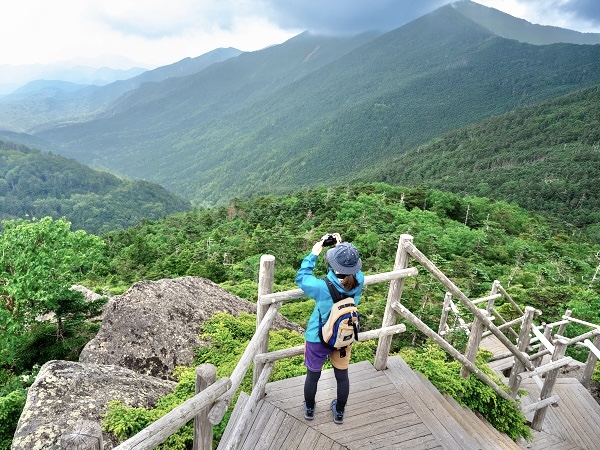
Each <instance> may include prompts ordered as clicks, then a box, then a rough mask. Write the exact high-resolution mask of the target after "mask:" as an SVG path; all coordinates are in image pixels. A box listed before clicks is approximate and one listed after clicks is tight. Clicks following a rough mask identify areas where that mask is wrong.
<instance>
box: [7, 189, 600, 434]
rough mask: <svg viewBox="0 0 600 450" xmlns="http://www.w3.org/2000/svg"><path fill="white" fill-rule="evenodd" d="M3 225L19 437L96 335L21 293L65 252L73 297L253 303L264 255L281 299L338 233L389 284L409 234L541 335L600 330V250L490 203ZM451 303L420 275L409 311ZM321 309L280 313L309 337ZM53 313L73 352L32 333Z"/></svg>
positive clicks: (11, 383) (243, 206) (369, 309)
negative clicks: (35, 399)
mask: <svg viewBox="0 0 600 450" xmlns="http://www.w3.org/2000/svg"><path fill="white" fill-rule="evenodd" d="M3 225H4V227H5V229H6V231H5V232H4V233H2V234H1V235H0V237H1V238H2V241H1V244H2V248H4V249H5V250H4V251H3V253H2V254H3V255H6V256H3V258H2V259H1V260H0V273H2V274H3V275H2V277H3V278H4V279H5V280H7V281H8V283H5V284H4V285H3V287H2V289H3V292H2V298H3V299H4V304H2V305H0V312H1V314H2V316H3V318H4V323H8V324H12V325H11V326H6V325H5V326H3V327H0V342H2V344H3V345H2V348H3V350H4V351H3V352H0V411H2V413H3V414H4V415H5V416H6V417H10V418H11V419H10V423H12V426H13V427H14V426H15V425H16V419H18V414H19V411H20V408H22V407H23V402H24V399H25V397H24V395H25V388H26V387H27V382H31V379H32V378H31V375H32V374H35V370H36V367H37V368H39V366H40V365H41V364H42V363H44V362H45V361H47V360H49V359H76V357H77V354H78V349H80V348H81V347H82V346H83V345H84V344H85V342H87V340H88V339H89V338H90V337H91V336H92V335H93V333H94V329H93V326H91V325H88V326H81V324H82V323H86V322H82V320H83V319H84V318H85V316H86V314H93V311H91V310H84V309H82V307H81V304H80V299H77V298H71V299H70V300H69V302H68V303H66V304H65V303H64V302H63V301H62V300H61V299H60V298H57V296H56V295H50V293H48V292H46V291H44V289H46V286H44V285H43V284H40V285H38V286H37V288H38V289H39V291H37V293H34V294H33V295H35V296H36V298H47V299H48V301H46V302H45V303H44V304H43V305H42V306H43V307H42V306H39V307H38V308H41V309H36V310H34V311H30V310H29V309H28V308H30V307H31V304H30V302H29V301H28V299H29V298H30V295H32V294H30V293H28V292H27V290H26V289H22V290H10V289H11V287H13V286H15V285H18V280H19V278H18V276H19V274H18V270H16V269H18V268H19V267H21V268H23V269H21V270H25V269H24V268H25V267H29V266H27V264H28V262H27V259H28V258H30V259H32V260H34V261H35V262H36V267H38V270H39V271H40V272H39V276H40V277H44V272H43V270H44V269H43V268H44V267H46V266H48V265H51V264H52V263H51V261H53V259H43V255H48V254H51V255H55V254H56V252H57V251H59V252H67V253H66V254H67V255H72V252H76V253H78V254H83V255H86V257H85V258H83V259H79V260H74V259H72V256H68V257H66V258H65V260H68V261H71V263H70V264H65V266H64V267H62V268H61V270H64V271H65V275H64V277H63V278H61V279H62V280H63V281H64V282H66V283H68V286H71V284H72V283H80V284H83V285H85V286H87V287H89V288H92V289H94V290H95V291H96V292H99V293H104V294H110V295H114V294H118V293H121V292H123V291H125V290H126V289H128V288H129V287H130V286H131V285H132V284H133V283H134V282H137V281H139V280H143V279H152V280H155V279H160V278H174V277H179V276H184V275H193V276H200V277H206V278H209V279H211V280H213V281H215V282H218V283H220V284H221V286H223V287H224V288H225V289H227V290H229V291H230V292H232V293H234V294H236V295H239V296H240V297H242V298H246V299H249V300H251V301H255V300H256V292H257V277H258V263H259V259H260V256H261V255H262V254H265V253H268V254H272V255H274V256H275V257H276V264H275V287H276V289H277V290H285V289H290V288H294V287H295V286H294V276H295V271H296V270H297V268H298V266H299V263H300V261H301V259H302V258H303V257H304V256H305V255H306V254H307V253H308V252H309V251H310V248H311V246H312V244H313V242H314V241H315V240H317V239H319V238H320V236H322V235H323V234H325V233H327V232H333V231H338V232H340V233H341V234H342V236H343V237H344V239H346V240H349V241H352V242H354V243H355V245H357V247H358V248H359V249H360V251H361V256H362V258H363V261H364V270H365V272H366V273H367V274H368V273H377V272H382V271H388V270H390V269H391V267H392V265H393V261H394V257H395V253H396V248H397V244H398V239H399V236H400V234H402V233H409V234H412V235H413V236H414V242H415V244H416V245H417V247H418V248H419V249H420V250H421V251H422V252H423V253H425V254H426V255H427V256H428V257H429V258H430V259H432V260H433V261H434V262H435V263H436V264H437V265H438V266H439V267H440V268H441V269H442V270H443V271H444V272H445V273H446V274H447V275H448V276H449V277H450V278H451V279H452V280H453V282H454V283H455V284H457V285H458V286H459V287H460V288H461V289H462V290H463V292H465V293H466V294H467V295H468V296H470V297H472V298H475V297H478V296H482V295H485V294H486V293H488V292H489V289H490V287H491V283H492V282H493V280H495V279H498V280H499V281H500V282H501V283H502V285H503V286H505V287H506V289H507V290H508V292H509V293H510V295H511V296H512V297H513V298H514V299H515V300H516V301H517V302H518V303H519V304H520V305H522V306H525V305H529V306H533V307H535V308H538V309H540V310H541V311H542V313H543V314H542V316H541V317H540V318H539V320H540V321H547V322H550V321H552V320H553V319H556V318H557V317H560V315H562V314H563V313H564V311H565V309H566V308H569V309H572V310H573V311H574V313H573V314H574V316H575V317H578V318H581V319H583V320H586V321H590V322H594V323H600V285H599V284H600V281H599V277H598V269H599V268H600V256H599V255H600V245H598V244H593V243H590V242H587V241H586V240H585V239H584V237H583V236H579V235H576V236H572V235H571V234H570V233H568V232H565V231H568V230H565V229H563V228H561V227H560V225H559V224H558V223H556V222H553V223H551V222H548V221H547V220H546V219H545V218H543V217H542V216H536V215H532V214H531V213H528V212H527V211H526V210H524V209H522V208H520V207H518V206H516V205H514V204H510V203H506V202H504V201H496V200H491V199H488V198H483V197H463V196H460V195H457V194H452V193H446V192H442V191H438V190H433V189H424V188H403V187H393V186H390V185H387V184H383V183H380V184H363V185H355V186H351V187H338V188H329V187H322V188H317V189H313V190H305V191H300V192H298V193H296V194H293V195H287V196H266V197H261V198H256V199H252V200H241V199H236V200H233V201H232V202H231V204H229V205H228V206H226V207H217V208H210V209H200V210H198V209H194V210H189V211H186V212H182V213H177V214H174V215H171V216H169V217H166V218H164V219H160V220H155V221H150V220H147V221H144V222H143V223H140V224H138V225H136V226H134V227H130V228H127V229H124V230H120V231H111V232H107V233H103V234H100V235H98V236H95V235H88V234H86V233H85V232H83V231H79V232H76V233H83V234H78V235H77V236H76V238H75V237H71V233H74V232H71V231H68V222H67V223H66V225H65V222H64V220H59V221H52V219H49V218H48V219H44V220H40V221H16V222H15V221H8V222H6V221H5V222H4V223H3ZM15 236H33V237H36V236H37V238H36V241H35V242H37V244H36V245H35V246H28V245H26V244H27V242H28V241H27V239H26V238H23V239H21V240H19V242H20V244H19V245H16V244H15V239H16V237H15ZM43 236H49V237H48V239H44V238H43ZM52 236H54V237H53V238H52V239H50V237H52ZM56 236H59V237H60V239H58V238H57V237H56ZM33 237H32V239H33ZM40 242H44V245H49V246H52V245H56V244H55V243H56V242H58V243H59V245H60V246H61V248H60V249H58V250H57V249H54V250H52V251H53V252H54V253H51V252H50V253H49V251H48V252H46V251H44V252H42V251H41V249H40V244H39V243H40ZM8 250H10V251H11V252H12V253H9V251H8ZM69 252H71V253H69ZM10 255H13V256H14V255H18V258H19V260H22V262H21V264H22V265H21V266H14V264H13V262H12V260H11V259H10ZM14 257H15V258H16V256H14ZM77 261H78V262H77ZM48 270H49V269H48ZM317 271H321V272H323V273H324V267H321V266H317ZM11 277H12V278H11ZM15 277H16V278H15ZM20 279H21V280H22V277H21V278H20ZM11 280H13V281H11ZM386 295H387V291H386V287H385V286H383V285H376V286H368V287H367V289H366V290H365V293H364V300H363V301H362V302H361V304H360V312H361V315H362V317H363V326H364V329H373V328H376V327H379V326H380V325H381V319H382V311H383V308H384V305H385V299H386ZM443 297H444V291H443V289H442V287H441V286H440V285H439V283H437V282H436V281H435V280H433V279H432V278H431V277H430V276H429V275H428V274H427V273H426V272H425V271H421V272H420V274H419V275H418V276H417V277H416V278H414V279H410V280H407V282H406V284H405V289H404V293H403V299H402V301H403V304H404V305H405V306H407V307H408V308H409V309H410V310H411V311H412V312H413V313H415V314H416V315H418V316H419V317H420V318H421V319H422V320H424V321H425V322H426V323H428V324H429V325H430V326H432V327H434V328H435V324H436V323H437V321H439V316H440V312H441V303H442V301H443ZM9 299H12V300H11V301H12V305H13V307H12V309H11V308H9V306H10V305H11V301H8V300H9ZM14 305H21V309H16V308H15V307H14ZM95 306H98V305H95ZM498 306H499V307H501V306H502V305H498ZM310 309H311V301H310V300H301V301H297V302H292V303H290V304H286V305H284V307H283V308H282V313H283V314H285V315H286V316H287V317H288V318H290V319H291V320H293V321H295V322H297V323H299V324H300V325H304V324H305V323H306V320H307V317H308V312H309V311H310ZM15 311H18V312H19V314H16V313H15ZM42 312H46V313H47V312H55V313H57V314H60V317H62V318H63V320H62V327H63V329H62V331H61V334H62V336H63V339H61V340H57V338H56V336H57V333H56V326H57V325H56V323H53V322H43V323H38V322H36V321H35V320H33V321H32V317H36V316H39V315H40V313H42ZM215 326H216V325H215ZM52 329H54V332H52V331H50V330H52ZM299 338H300V339H301V337H299ZM294 339H295V338H294ZM422 344H425V341H424V339H423V336H422V335H420V334H419V333H418V332H417V331H416V330H414V329H411V328H410V327H409V330H408V332H407V333H403V334H402V335H400V336H399V337H397V338H395V344H394V345H395V347H394V348H395V351H398V350H400V349H403V348H404V349H406V348H415V346H417V347H419V346H420V345H422ZM366 351H367V350H366ZM23 355H31V356H29V357H28V358H23V357H22V356H23ZM574 356H575V357H582V355H577V354H576V355H574ZM228 364H229V365H231V362H229V363H228ZM233 364H235V363H233ZM292 373H295V372H293V371H292ZM27 380H29V381H27ZM121 413H123V412H122V411H121ZM121 413H115V414H117V416H118V415H119V414H121ZM123 414H125V413H123ZM115 420H117V419H115ZM6 423H8V422H6ZM7 426H8V425H6V426H5V427H7ZM13 429H14V428H13ZM0 431H2V430H0ZM5 432H6V433H8V434H10V433H9V431H5ZM6 436H7V435H5V437H6Z"/></svg>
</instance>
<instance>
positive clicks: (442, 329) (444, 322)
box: [438, 292, 452, 336]
mask: <svg viewBox="0 0 600 450" xmlns="http://www.w3.org/2000/svg"><path fill="white" fill-rule="evenodd" d="M451 301H452V294H451V293H450V292H446V294H445V295H444V306H443V307H442V317H440V326H439V327H438V334H439V335H440V336H443V335H444V332H445V331H446V327H447V322H448V313H449V312H450V309H451V308H450V302H451Z"/></svg>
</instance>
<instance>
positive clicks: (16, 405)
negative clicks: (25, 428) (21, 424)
mask: <svg viewBox="0 0 600 450" xmlns="http://www.w3.org/2000/svg"><path fill="white" fill-rule="evenodd" d="M26 399H27V391H26V390H25V389H22V388H21V389H15V390H12V391H10V392H9V393H8V394H6V395H4V396H3V395H1V394H0V450H10V448H11V444H12V439H13V435H14V434H15V430H16V429H17V422H18V421H19V417H20V416H21V411H23V407H24V406H25V400H26Z"/></svg>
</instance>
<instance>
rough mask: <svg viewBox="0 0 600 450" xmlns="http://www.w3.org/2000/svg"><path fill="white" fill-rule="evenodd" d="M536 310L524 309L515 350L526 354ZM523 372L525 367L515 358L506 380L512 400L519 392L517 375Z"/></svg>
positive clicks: (529, 307)
mask: <svg viewBox="0 0 600 450" xmlns="http://www.w3.org/2000/svg"><path fill="white" fill-rule="evenodd" d="M535 313H536V310H535V308H532V307H531V306H527V307H525V315H524V316H523V323H522V324H521V330H520V332H519V341H518V342H517V349H518V350H519V351H520V352H526V351H527V347H528V346H529V341H530V340H531V327H532V325H533V318H534V317H535ZM523 370H525V366H524V365H523V363H522V362H521V361H519V360H518V359H516V358H515V362H514V364H513V367H512V369H511V371H510V376H509V378H508V385H509V387H510V389H511V391H512V395H513V397H514V398H517V393H518V392H519V384H520V383H519V381H518V378H517V375H518V374H520V373H521V372H523Z"/></svg>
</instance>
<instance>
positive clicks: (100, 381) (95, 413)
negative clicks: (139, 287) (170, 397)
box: [12, 361, 175, 450]
mask: <svg viewBox="0 0 600 450" xmlns="http://www.w3.org/2000/svg"><path fill="white" fill-rule="evenodd" d="M174 386H175V383H174V382H172V381H168V380H162V379H159V378H154V377H149V376H146V375H141V374H139V373H136V372H134V371H132V370H129V369H126V368H123V367H117V366H101V365H95V364H83V363H78V362H71V361H49V362H47V363H46V364H44V365H43V366H42V368H41V369H40V372H39V374H38V376H37V377H36V379H35V382H34V383H33V385H32V386H31V387H30V388H29V392H28V394H27V402H26V403H25V408H24V409H23V412H22V414H21V417H20V419H19V423H18V425H17V431H16V432H15V436H14V438H13V442H12V450H36V449H44V450H53V449H60V440H61V435H62V434H63V433H67V432H68V430H69V429H71V427H72V426H73V425H74V424H75V423H77V422H79V421H82V420H90V421H93V422H97V423H98V424H101V423H102V415H103V414H104V413H106V411H107V409H108V402H109V401H110V400H120V401H122V402H123V403H124V404H126V405H128V406H133V407H140V408H152V407H154V406H155V404H156V401H157V400H158V399H159V398H161V397H163V396H165V395H166V394H168V393H169V392H171V391H172V390H173V388H174ZM103 440H104V448H105V449H109V448H113V447H114V445H115V443H114V442H113V441H112V438H111V436H110V435H108V434H107V433H105V434H104V436H103Z"/></svg>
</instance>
